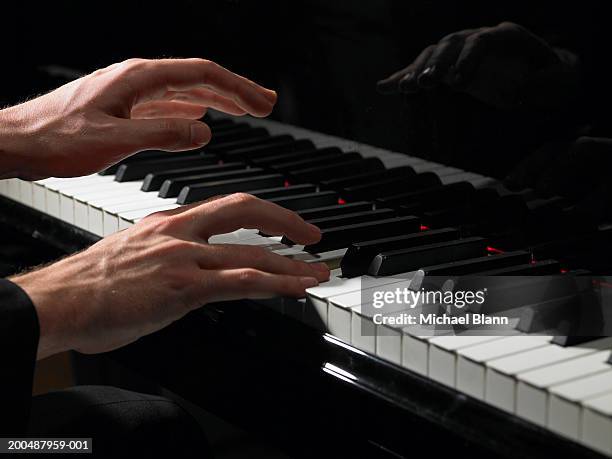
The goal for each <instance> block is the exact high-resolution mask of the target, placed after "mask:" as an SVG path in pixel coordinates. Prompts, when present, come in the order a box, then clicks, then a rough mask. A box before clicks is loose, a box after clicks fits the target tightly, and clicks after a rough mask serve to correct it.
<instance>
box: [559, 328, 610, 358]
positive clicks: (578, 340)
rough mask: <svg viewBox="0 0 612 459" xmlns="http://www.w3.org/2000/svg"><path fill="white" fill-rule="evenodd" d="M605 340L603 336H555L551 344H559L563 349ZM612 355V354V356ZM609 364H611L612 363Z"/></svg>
mask: <svg viewBox="0 0 612 459" xmlns="http://www.w3.org/2000/svg"><path fill="white" fill-rule="evenodd" d="M601 338H604V337H603V336H586V335H558V336H555V337H554V338H553V339H552V340H551V341H550V342H551V343H552V344H557V345H559V346H562V347H568V346H578V345H579V344H586V343H590V342H591V341H596V340H598V339H601ZM611 355H612V354H611ZM608 363H611V362H610V361H609V362H608Z"/></svg>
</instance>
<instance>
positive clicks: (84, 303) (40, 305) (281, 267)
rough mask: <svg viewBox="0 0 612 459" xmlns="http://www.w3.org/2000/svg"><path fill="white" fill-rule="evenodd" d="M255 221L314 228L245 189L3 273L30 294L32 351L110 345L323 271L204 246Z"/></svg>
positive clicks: (244, 248)
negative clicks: (35, 337)
mask: <svg viewBox="0 0 612 459" xmlns="http://www.w3.org/2000/svg"><path fill="white" fill-rule="evenodd" d="M239 228H256V229H260V230H262V231H264V232H265V233H266V234H270V235H286V236H288V237H289V238H290V239H291V240H293V241H295V242H296V243H298V244H312V243H315V242H317V241H319V240H320V238H321V232H320V231H319V229H318V228H316V227H315V226H313V225H311V224H309V223H306V222H304V220H302V219H301V218H300V217H299V216H298V215H297V214H295V213H294V212H291V211H289V210H286V209H284V208H282V207H279V206H277V205H275V204H272V203H269V202H266V201H263V200H260V199H257V198H255V197H253V196H250V195H246V194H234V195H229V196H225V197H220V198H213V199H212V200H209V201H206V202H204V203H199V204H194V205H190V206H185V207H182V208H179V209H174V210H170V211H165V212H158V213H155V214H153V215H150V216H148V217H147V218H145V219H143V220H142V221H141V222H139V223H138V224H136V225H134V226H133V227H131V228H129V229H127V230H124V231H121V232H119V233H116V234H114V235H112V236H109V237H107V238H105V239H103V240H101V241H100V242H98V243H96V244H94V245H93V246H91V247H90V248H89V249H87V250H85V251H83V252H80V253H78V254H76V255H73V256H70V257H68V258H65V259H63V260H61V261H59V262H57V263H55V264H53V265H50V266H48V267H45V268H42V269H39V270H35V271H32V272H29V273H26V274H23V275H19V276H16V277H14V278H12V279H11V281H13V282H15V283H16V284H18V285H19V286H21V288H23V289H24V290H25V292H26V293H27V294H28V295H29V296H30V298H31V299H32V302H33V303H34V305H35V307H36V310H37V313H38V318H39V323H40V342H39V348H38V357H39V358H43V357H45V356H48V355H51V354H54V353H57V352H62V351H64V350H70V349H72V350H76V351H80V352H84V353H98V352H105V351H110V350H112V349H116V348H118V347H121V346H124V345H126V344H128V343H130V342H133V341H135V340H137V339H138V338H140V337H141V336H144V335H147V334H149V333H153V332H155V331H157V330H159V329H161V328H163V327H165V326H167V325H169V324H170V323H172V322H174V321H175V320H177V319H180V318H181V317H183V316H184V315H185V314H187V313H188V312H189V311H192V310H194V309H196V308H198V307H200V306H202V305H204V304H206V303H210V302H215V301H223V300H232V299H242V298H267V297H273V296H279V295H280V296H293V297H299V296H303V295H304V290H305V289H306V288H309V287H313V286H315V285H317V284H318V283H319V282H323V281H326V280H328V279H329V269H328V268H327V266H326V265H325V264H322V263H320V264H308V263H304V262H301V261H294V260H290V259H288V258H286V257H282V256H280V255H276V254H273V253H272V252H269V251H267V250H266V249H264V248H261V247H255V246H248V245H225V244H209V243H208V239H209V238H210V237H211V236H213V235H215V234H223V233H228V232H232V231H235V230H237V229H239Z"/></svg>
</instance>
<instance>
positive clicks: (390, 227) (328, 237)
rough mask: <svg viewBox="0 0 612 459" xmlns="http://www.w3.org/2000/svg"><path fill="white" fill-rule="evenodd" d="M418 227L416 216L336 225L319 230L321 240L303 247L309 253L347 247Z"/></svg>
mask: <svg viewBox="0 0 612 459" xmlns="http://www.w3.org/2000/svg"><path fill="white" fill-rule="evenodd" d="M420 228H421V223H420V220H419V219H418V218H417V217H395V218H387V219H385V220H380V221H375V222H366V223H357V224H355V225H346V226H336V227H333V228H327V229H324V230H321V235H322V236H321V240H320V241H319V242H317V243H316V244H312V245H308V246H306V247H304V250H305V251H307V252H310V253H320V252H327V251H329V250H336V249H341V248H344V247H349V246H350V245H351V244H353V243H355V242H360V241H367V240H374V239H380V238H381V237H383V236H397V235H399V234H404V233H414V232H417V231H419V230H420Z"/></svg>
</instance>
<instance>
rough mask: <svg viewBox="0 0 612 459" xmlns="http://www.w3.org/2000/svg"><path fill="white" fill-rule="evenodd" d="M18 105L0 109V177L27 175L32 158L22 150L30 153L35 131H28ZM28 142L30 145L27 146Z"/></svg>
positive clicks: (25, 176)
mask: <svg viewBox="0 0 612 459" xmlns="http://www.w3.org/2000/svg"><path fill="white" fill-rule="evenodd" d="M19 107H20V106H16V107H9V108H5V109H3V110H0V178H15V177H24V178H27V177H29V175H31V174H30V166H31V165H32V163H33V160H30V161H28V160H27V159H26V158H25V157H24V152H27V151H29V152H30V153H32V150H34V149H35V147H34V142H33V141H34V139H35V133H34V132H28V128H27V126H28V123H26V120H24V119H22V118H23V116H21V115H20V110H19ZM28 142H30V143H31V145H29V146H28Z"/></svg>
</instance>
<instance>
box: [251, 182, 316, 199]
mask: <svg viewBox="0 0 612 459" xmlns="http://www.w3.org/2000/svg"><path fill="white" fill-rule="evenodd" d="M315 191H317V187H316V186H315V185H311V184H309V183H304V184H302V185H291V186H279V187H276V188H266V189H265V190H255V191H251V192H250V193H249V194H252V195H253V196H256V197H258V198H260V199H272V198H282V197H285V196H294V195H296V194H307V193H314V192H315Z"/></svg>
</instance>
